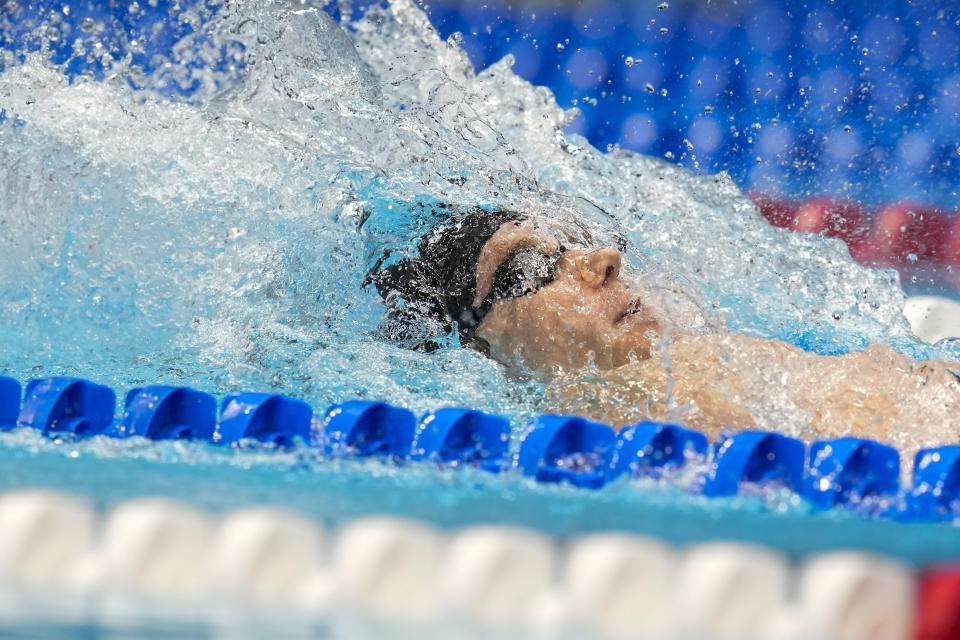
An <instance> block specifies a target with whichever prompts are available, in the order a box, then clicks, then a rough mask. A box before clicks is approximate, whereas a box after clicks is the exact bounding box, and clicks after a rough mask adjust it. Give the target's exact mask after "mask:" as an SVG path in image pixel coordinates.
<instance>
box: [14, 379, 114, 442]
mask: <svg viewBox="0 0 960 640" xmlns="http://www.w3.org/2000/svg"><path fill="white" fill-rule="evenodd" d="M116 404H117V397H116V394H114V392H113V389H111V388H110V387H106V386H103V385H100V384H96V383H94V382H90V381H89V380H81V379H79V378H59V377H58V378H43V379H40V380H31V381H30V382H29V383H27V389H26V392H25V397H24V400H23V407H22V408H21V409H20V414H19V416H18V417H17V426H23V427H33V428H34V429H38V430H40V431H43V432H44V433H51V434H63V433H72V434H75V435H78V436H95V435H100V434H102V433H104V432H105V431H106V430H108V429H109V428H110V427H111V426H112V425H113V414H114V409H115V408H116Z"/></svg>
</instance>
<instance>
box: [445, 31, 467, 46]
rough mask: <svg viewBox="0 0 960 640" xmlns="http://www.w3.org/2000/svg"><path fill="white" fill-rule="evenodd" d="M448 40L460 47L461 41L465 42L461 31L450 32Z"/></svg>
mask: <svg viewBox="0 0 960 640" xmlns="http://www.w3.org/2000/svg"><path fill="white" fill-rule="evenodd" d="M447 42H449V43H450V44H452V45H453V46H455V47H459V46H460V43H461V42H463V33H462V32H461V31H454V32H453V33H451V34H450V37H449V38H447Z"/></svg>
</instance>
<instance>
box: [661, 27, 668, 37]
mask: <svg viewBox="0 0 960 640" xmlns="http://www.w3.org/2000/svg"><path fill="white" fill-rule="evenodd" d="M668 33H670V29H667V28H666V27H660V35H662V36H665V35H667V34H668Z"/></svg>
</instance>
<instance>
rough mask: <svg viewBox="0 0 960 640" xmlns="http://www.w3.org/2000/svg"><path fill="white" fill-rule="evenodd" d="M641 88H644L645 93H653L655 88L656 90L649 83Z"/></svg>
mask: <svg viewBox="0 0 960 640" xmlns="http://www.w3.org/2000/svg"><path fill="white" fill-rule="evenodd" d="M643 88H644V90H645V91H646V92H647V93H653V92H654V91H656V90H657V88H656V87H655V86H653V85H652V84H650V83H649V82H648V83H647V84H645V85H643Z"/></svg>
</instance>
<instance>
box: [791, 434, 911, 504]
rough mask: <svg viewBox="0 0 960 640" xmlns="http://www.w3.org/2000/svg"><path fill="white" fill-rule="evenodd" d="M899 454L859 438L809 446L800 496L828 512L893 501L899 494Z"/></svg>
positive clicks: (815, 443)
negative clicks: (872, 501)
mask: <svg viewBox="0 0 960 640" xmlns="http://www.w3.org/2000/svg"><path fill="white" fill-rule="evenodd" d="M899 478H900V453H899V452H898V451H897V450H896V449H894V448H893V447H890V446H888V445H885V444H880V443H879V442H873V441H871V440H864V439H862V438H837V439H834V440H821V441H818V442H814V443H813V444H812V445H810V459H809V464H808V466H807V475H806V477H805V478H804V483H803V491H802V493H803V496H804V497H805V498H806V499H807V500H809V501H810V502H812V503H813V504H815V505H817V506H819V507H823V508H825V509H829V508H832V507H835V506H839V505H857V504H860V503H862V502H863V501H864V500H868V499H871V498H893V497H895V496H896V494H897V492H898V491H899V490H900V481H899Z"/></svg>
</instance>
